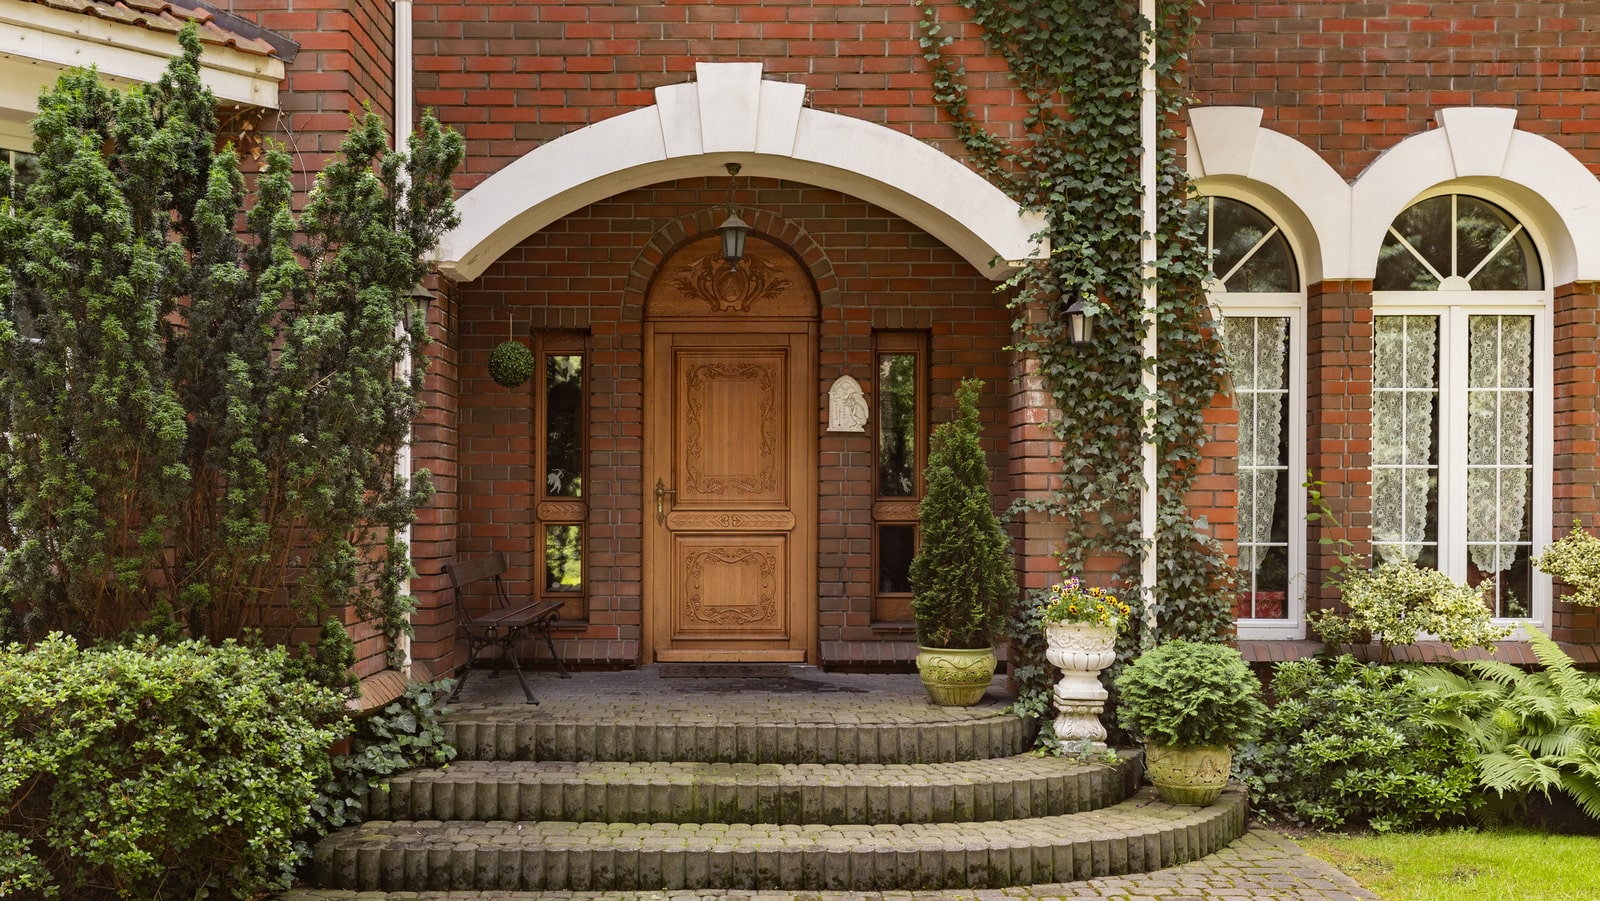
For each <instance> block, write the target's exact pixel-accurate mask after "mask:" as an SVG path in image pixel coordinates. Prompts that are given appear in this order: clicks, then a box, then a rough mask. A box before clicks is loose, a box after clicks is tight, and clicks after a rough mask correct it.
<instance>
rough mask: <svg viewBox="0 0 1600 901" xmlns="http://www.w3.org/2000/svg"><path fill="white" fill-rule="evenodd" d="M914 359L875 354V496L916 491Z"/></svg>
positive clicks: (905, 494) (910, 355)
mask: <svg viewBox="0 0 1600 901" xmlns="http://www.w3.org/2000/svg"><path fill="white" fill-rule="evenodd" d="M916 467H917V356H916V354H879V355H878V494H879V495H880V496H882V497H912V496H914V495H915V494H916V490H917V470H916Z"/></svg>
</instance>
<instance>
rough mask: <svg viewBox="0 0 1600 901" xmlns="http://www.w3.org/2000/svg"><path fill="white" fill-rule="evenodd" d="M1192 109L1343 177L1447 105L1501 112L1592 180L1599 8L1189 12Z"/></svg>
mask: <svg viewBox="0 0 1600 901" xmlns="http://www.w3.org/2000/svg"><path fill="white" fill-rule="evenodd" d="M1200 18H1201V25H1200V33H1199V35H1198V37H1197V39H1196V41H1195V45H1194V48H1193V52H1192V53H1191V55H1190V71H1191V73H1192V77H1193V83H1192V86H1193V89H1194V93H1195V96H1196V97H1198V98H1199V100H1200V102H1201V103H1205V104H1215V105H1236V106H1259V107H1262V108H1263V109H1265V110H1266V114H1265V116H1264V118H1263V124H1264V125H1265V126H1266V127H1268V128H1271V129H1273V130H1275V131H1280V132H1283V133H1284V134H1288V135H1292V136H1294V137H1295V138H1297V139H1299V140H1300V141H1302V142H1304V143H1305V144H1306V145H1307V146H1309V147H1311V148H1312V149H1314V150H1316V151H1317V152H1318V153H1320V154H1321V155H1322V156H1323V158H1324V159H1326V160H1327V161H1328V162H1329V163H1331V164H1332V165H1333V167H1334V168H1335V169H1337V170H1338V171H1339V173H1340V174H1341V175H1343V176H1345V177H1346V178H1354V177H1355V176H1356V175H1357V174H1359V173H1360V172H1361V170H1362V169H1364V168H1365V167H1366V166H1367V164H1369V163H1371V162H1372V161H1373V160H1374V159H1376V158H1377V156H1378V154H1380V153H1382V152H1383V151H1384V150H1387V149H1388V148H1390V147H1393V146H1394V145H1395V144H1397V143H1399V142H1400V141H1401V140H1402V139H1404V138H1406V137H1409V136H1411V135H1414V134H1416V133H1418V132H1421V131H1424V130H1426V129H1428V128H1431V127H1432V126H1433V120H1434V113H1435V111H1437V110H1438V109H1439V108H1441V107H1449V106H1507V107H1516V108H1517V109H1519V110H1520V111H1521V114H1520V115H1519V116H1518V118H1517V125H1518V127H1520V128H1523V129H1526V130H1528V131H1531V132H1534V133H1536V134H1541V135H1544V136H1546V137H1548V138H1550V139H1551V140H1553V141H1555V142H1556V143H1558V144H1560V145H1562V146H1564V147H1566V148H1568V149H1570V150H1571V151H1572V152H1573V153H1575V154H1576V155H1577V156H1578V158H1579V159H1581V160H1582V161H1583V162H1584V163H1585V164H1586V165H1588V166H1589V168H1590V169H1591V170H1596V171H1600V92H1597V91H1596V90H1595V87H1596V85H1597V81H1600V60H1597V59H1596V57H1595V50H1596V47H1597V45H1600V37H1597V35H1600V7H1597V6H1596V5H1595V4H1594V3H1589V2H1555V0H1524V2H1506V3H1480V2H1470V0H1448V2H1428V3H1284V2H1270V0H1261V2H1228V3H1217V4H1212V5H1208V6H1203V7H1201V8H1200Z"/></svg>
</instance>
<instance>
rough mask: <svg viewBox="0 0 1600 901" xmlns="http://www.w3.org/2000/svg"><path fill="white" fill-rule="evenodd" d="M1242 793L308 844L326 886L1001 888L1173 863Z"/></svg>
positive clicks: (1218, 831)
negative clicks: (1018, 809) (1035, 813)
mask: <svg viewBox="0 0 1600 901" xmlns="http://www.w3.org/2000/svg"><path fill="white" fill-rule="evenodd" d="M1245 806H1246V805H1245V798H1244V795H1243V793H1242V792H1241V791H1240V790H1239V789H1237V788H1232V789H1230V790H1229V791H1228V792H1226V793H1224V795H1223V797H1222V799H1221V800H1219V801H1218V802H1217V803H1216V804H1213V805H1211V806H1210V807H1204V808H1194V807H1180V806H1175V805H1169V804H1166V803H1165V802H1162V801H1160V800H1159V799H1157V798H1156V797H1155V795H1154V793H1153V792H1152V791H1151V790H1149V789H1146V790H1143V791H1141V792H1139V793H1138V794H1136V795H1135V796H1133V797H1132V798H1130V799H1129V800H1127V801H1124V802H1122V803H1120V804H1116V805H1113V806H1110V807H1105V808H1101V809H1099V810H1093V811H1088V812H1083V813H1076V814H1072V815H1065V816H1051V817H1036V818H1028V819H1017V820H1006V821H991V822H983V823H932V824H905V825H883V826H849V825H845V826H830V825H824V824H810V825H770V824H767V825H752V824H720V823H719V824H672V823H643V824H639V823H580V822H555V821H543V822H519V821H494V822H441V821H436V820H434V821H372V822H368V823H365V824H363V825H361V826H359V827H357V828H355V829H351V830H346V831H342V832H339V833H336V834H334V835H332V836H329V837H328V838H326V839H324V840H323V841H322V842H321V843H319V844H318V845H317V847H316V849H315V852H314V861H315V876H316V882H317V884H318V885H319V886H321V887H322V888H325V889H358V890H367V891H445V890H469V889H476V890H498V891H653V890H662V889H667V890H672V889H682V888H695V889H749V890H766V889H775V890H807V889H810V890H824V889H826V890H844V891H885V890H891V889H941V888H999V887H1004V886H1013V885H1029V884H1036V883H1046V882H1068V881H1072V880H1081V879H1089V878H1093V877H1096V876H1106V875H1116V874H1121V873H1130V872H1140V871H1145V870H1153V869H1158V868H1161V867H1167V866H1173V865H1176V864H1179V863H1184V862H1187V861H1190V860H1194V859H1196V858H1198V857H1201V856H1203V855H1206V854H1209V853H1211V852H1213V851H1216V850H1218V849H1220V848H1222V847H1223V846H1225V845H1227V844H1228V843H1229V842H1231V841H1232V840H1234V839H1235V838H1238V837H1239V836H1240V835H1242V834H1243V832H1244V828H1245Z"/></svg>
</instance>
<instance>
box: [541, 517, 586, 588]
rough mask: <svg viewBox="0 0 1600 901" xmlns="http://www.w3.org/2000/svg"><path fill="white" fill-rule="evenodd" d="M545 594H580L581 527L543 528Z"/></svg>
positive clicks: (581, 567) (581, 574) (581, 586)
mask: <svg viewBox="0 0 1600 901" xmlns="http://www.w3.org/2000/svg"><path fill="white" fill-rule="evenodd" d="M544 590H545V591H547V592H549V591H582V590H583V527H582V526H577V525H562V526H545V527H544Z"/></svg>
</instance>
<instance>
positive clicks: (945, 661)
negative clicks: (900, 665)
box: [917, 647, 995, 707]
mask: <svg viewBox="0 0 1600 901" xmlns="http://www.w3.org/2000/svg"><path fill="white" fill-rule="evenodd" d="M918 651H919V652H920V653H918V654H917V672H919V673H921V674H922V685H923V687H924V688H926V689H927V690H928V697H930V698H932V699H933V703H935V704H939V705H941V706H944V707H971V706H972V705H973V704H976V703H978V702H979V701H981V700H983V693H984V692H985V691H987V690H988V689H989V681H990V680H991V679H993V678H994V668H995V656H994V648H992V647H991V648H918Z"/></svg>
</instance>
